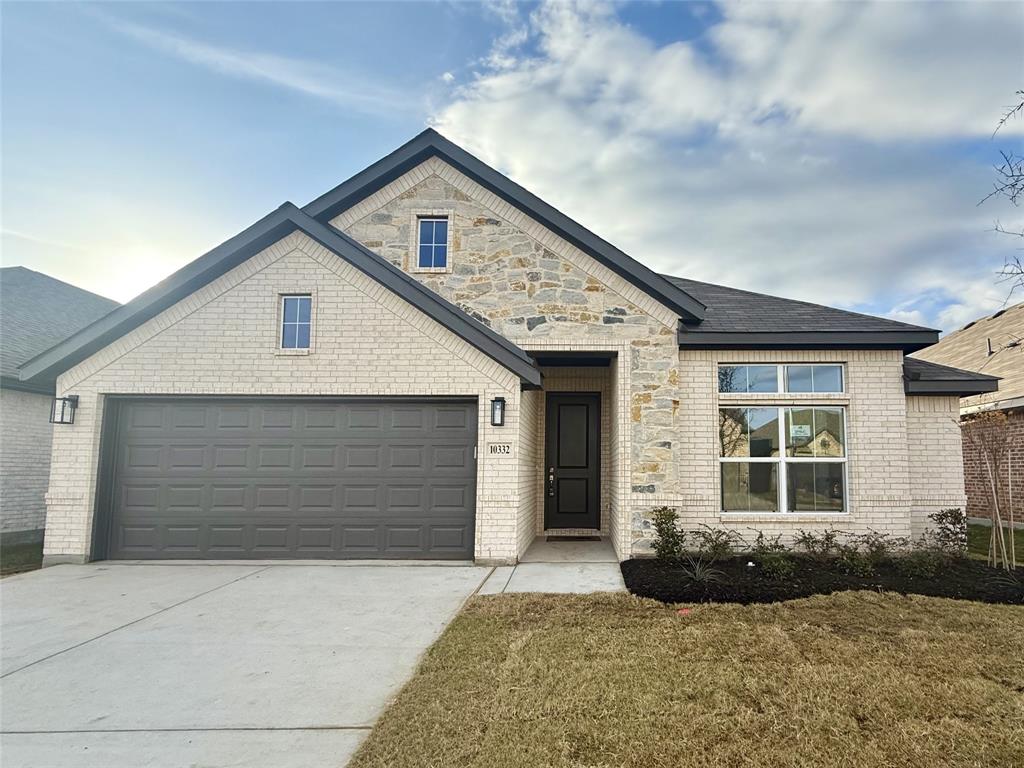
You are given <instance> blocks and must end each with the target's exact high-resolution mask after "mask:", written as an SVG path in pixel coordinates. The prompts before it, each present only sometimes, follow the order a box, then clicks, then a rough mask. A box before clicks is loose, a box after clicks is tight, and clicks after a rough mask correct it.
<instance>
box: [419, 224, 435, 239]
mask: <svg viewBox="0 0 1024 768" xmlns="http://www.w3.org/2000/svg"><path fill="white" fill-rule="evenodd" d="M433 243H434V222H433V221H432V220H431V219H420V245H433Z"/></svg>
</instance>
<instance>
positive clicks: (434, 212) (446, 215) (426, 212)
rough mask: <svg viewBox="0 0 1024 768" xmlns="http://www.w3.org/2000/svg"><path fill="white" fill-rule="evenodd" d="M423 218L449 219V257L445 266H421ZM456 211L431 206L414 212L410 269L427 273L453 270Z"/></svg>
mask: <svg viewBox="0 0 1024 768" xmlns="http://www.w3.org/2000/svg"><path fill="white" fill-rule="evenodd" d="M422 219H438V220H440V219H447V220H448V238H447V240H448V242H447V243H446V246H447V257H446V258H445V265H444V266H443V267H421V266H420V221H421V220H422ZM454 224H455V212H454V211H453V210H452V209H451V208H431V209H423V210H418V211H413V212H412V219H411V221H410V224H409V231H410V235H409V271H410V272H423V273H426V274H429V273H435V274H445V273H448V272H451V271H452V261H453V259H452V256H453V253H452V233H453V231H454Z"/></svg>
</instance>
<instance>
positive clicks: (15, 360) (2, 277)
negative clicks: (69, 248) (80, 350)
mask: <svg viewBox="0 0 1024 768" xmlns="http://www.w3.org/2000/svg"><path fill="white" fill-rule="evenodd" d="M118 306H120V305H119V304H118V303H117V302H116V301H114V300H113V299H108V298H105V297H103V296H98V295H96V294H95V293H91V292H89V291H86V290H83V289H81V288H78V287H76V286H74V285H70V284H69V283H65V282H63V281H62V280H57V279H56V278H53V277H50V276H49V275H44V274H42V273H41V272H35V271H33V270H31V269H26V268H25V267H4V268H3V269H0V336H2V338H3V344H0V377H2V379H3V383H4V385H5V386H16V387H17V386H18V385H19V377H18V366H19V365H20V364H21V363H23V362H25V361H26V360H28V359H30V358H32V357H35V356H36V355H38V354H40V353H41V352H44V351H45V350H47V349H49V348H50V347H52V346H53V345H54V344H57V343H59V342H60V341H62V340H64V339H66V338H68V337H69V336H71V335H72V334H74V333H76V332H77V331H80V330H82V329H83V328H85V327H86V326H88V325H90V324H91V323H92V322H93V321H95V320H97V319H99V318H100V317H102V316H103V315H106V314H107V313H108V312H110V311H111V310H113V309H114V308H115V307H118ZM45 388H46V389H47V390H48V389H50V388H49V387H45Z"/></svg>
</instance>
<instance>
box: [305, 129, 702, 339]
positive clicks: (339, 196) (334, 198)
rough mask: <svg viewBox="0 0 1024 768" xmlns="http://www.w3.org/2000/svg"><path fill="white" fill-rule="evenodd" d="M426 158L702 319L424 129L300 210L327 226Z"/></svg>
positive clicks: (633, 266)
mask: <svg viewBox="0 0 1024 768" xmlns="http://www.w3.org/2000/svg"><path fill="white" fill-rule="evenodd" d="M431 157H439V158H441V159H442V160H444V161H445V162H446V163H448V164H449V165H451V166H452V167H454V168H456V169H458V170H459V171H460V172H461V173H463V174H464V175H466V176H468V177H469V178H471V179H473V181H475V182H477V183H478V184H480V185H481V186H482V187H484V188H485V189H488V190H490V191H491V192H492V193H494V194H495V195H497V196H498V197H500V198H501V199H502V200H504V201H505V202H507V203H508V204H509V205H512V206H514V207H515V208H518V209H519V210H520V211H522V212H523V213H525V214H526V215H527V216H529V217H530V218H532V219H534V220H535V221H537V222H539V223H540V224H543V225H544V226H545V227H547V228H548V229H550V230H551V231H552V232H554V233H555V234H557V235H559V236H560V237H562V238H564V239H565V240H567V241H569V242H570V243H572V244H573V245H575V246H576V247H577V248H579V249H580V250H581V251H583V252H584V253H586V254H587V255H589V256H591V257H592V258H594V259H596V260H597V261H598V262H600V263H601V264H604V265H605V266H606V267H608V268H609V269H611V270H612V271H613V272H615V273H616V274H618V275H619V276H620V277H623V278H625V279H626V280H627V281H629V282H630V283H632V284H633V285H635V286H636V287H638V288H640V289H641V290H642V291H644V292H645V293H647V294H649V295H650V296H653V297H654V298H655V299H657V300H658V301H660V302H661V303H662V304H664V305H665V306H666V307H668V308H669V309H671V310H673V311H674V312H676V313H678V314H679V316H680V317H683V318H686V319H689V320H693V321H699V320H700V319H701V318H702V317H703V316H704V306H703V304H702V303H701V302H700V301H698V300H697V299H695V298H694V297H693V296H690V295H688V294H687V292H686V291H685V290H682V289H681V288H680V287H679V286H677V285H674V284H672V283H671V282H670V281H668V280H666V279H665V277H664V276H663V275H659V274H658V273H657V272H654V271H653V270H651V269H648V268H647V267H645V266H644V265H643V264H641V263H640V262H639V261H637V260H636V259H633V258H631V257H630V256H628V255H626V254H625V253H623V252H622V251H620V250H619V249H618V248H616V247H615V246H614V245H612V244H611V243H609V242H607V241H605V240H602V239H601V238H600V237H598V236H597V235H595V234H594V233H593V232H591V231H590V230H588V229H587V228H585V227H583V226H582V225H581V224H579V223H577V222H575V221H573V220H572V219H570V218H569V217H568V216H566V215H565V214H564V213H562V212H561V211H559V210H556V209H555V208H554V207H552V206H551V205H548V204H547V203H545V202H544V201H543V200H541V199H540V198H539V197H537V196H536V195H534V194H533V193H532V192H529V191H528V190H526V189H524V188H523V187H521V186H519V185H518V184H516V183H515V182H514V181H512V180H511V179H509V178H508V177H507V176H504V175H503V174H501V173H499V172H498V171H496V170H494V169H493V168H491V167H490V166H489V165H487V164H486V163H484V162H482V161H481V160H478V159H477V158H475V157H474V156H473V155H471V154H469V152H467V151H466V150H464V149H462V147H459V146H456V145H455V144H453V143H452V142H450V141H449V140H448V139H446V138H445V137H444V136H442V135H441V134H439V133H438V132H437V131H435V130H433V129H432V128H428V129H427V130H425V131H423V132H422V133H421V134H419V135H418V136H416V137H415V138H413V139H412V140H411V141H409V142H408V143H406V144H403V145H402V146H401V147H399V148H398V149H396V150H395V151H394V152H392V153H391V154H390V155H388V156H387V157H385V158H383V159H381V160H378V161H377V162H376V163H374V164H373V165H371V166H370V167H369V168H367V169H366V170H364V171H361V172H360V173H357V174H356V175H355V176H353V177H352V178H350V179H349V180H348V181H345V182H343V183H341V184H339V185H338V186H337V187H335V188H334V189H332V190H331V191H330V192H327V193H325V194H323V195H321V196H320V197H318V198H317V199H316V200H314V201H313V202H311V203H309V204H308V205H307V206H306V207H305V208H303V210H304V211H305V212H306V213H308V214H309V215H310V216H312V217H314V218H315V219H317V220H318V221H321V222H324V223H327V222H329V221H331V219H333V218H334V217H335V216H337V215H338V214H340V213H342V212H344V211H346V210H348V209H349V208H351V207H352V206H353V205H355V204H356V203H358V202H359V201H360V200H364V199H366V198H367V197H369V196H370V195H372V194H373V193H374V192H376V191H377V190H379V189H381V188H382V187H384V186H386V185H387V184H390V183H391V182H392V181H394V180H395V179H397V178H399V177H400V176H402V175H404V174H406V173H408V172H409V171H410V170H412V169H413V168H415V167H416V166H417V165H419V164H421V163H422V162H424V161H425V160H427V159H429V158H431Z"/></svg>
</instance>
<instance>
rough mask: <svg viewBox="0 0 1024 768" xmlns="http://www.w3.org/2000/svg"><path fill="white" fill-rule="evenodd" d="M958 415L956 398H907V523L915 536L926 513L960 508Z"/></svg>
mask: <svg viewBox="0 0 1024 768" xmlns="http://www.w3.org/2000/svg"><path fill="white" fill-rule="evenodd" d="M959 417H960V400H959V398H956V397H920V396H918V397H908V398H907V445H908V446H909V453H908V455H909V460H910V501H911V509H910V524H911V535H912V536H914V537H915V538H917V537H918V536H920V535H921V534H922V533H923V532H924V531H925V530H926V529H927V528H928V527H929V525H930V521H929V520H928V515H930V514H932V513H933V512H938V511H939V510H942V509H949V508H952V507H958V508H960V509H963V508H964V505H965V502H966V498H965V496H964V481H963V477H964V466H963V460H962V458H961V453H960V450H959V448H960V427H959V425H958V423H957V422H958V420H959Z"/></svg>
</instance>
